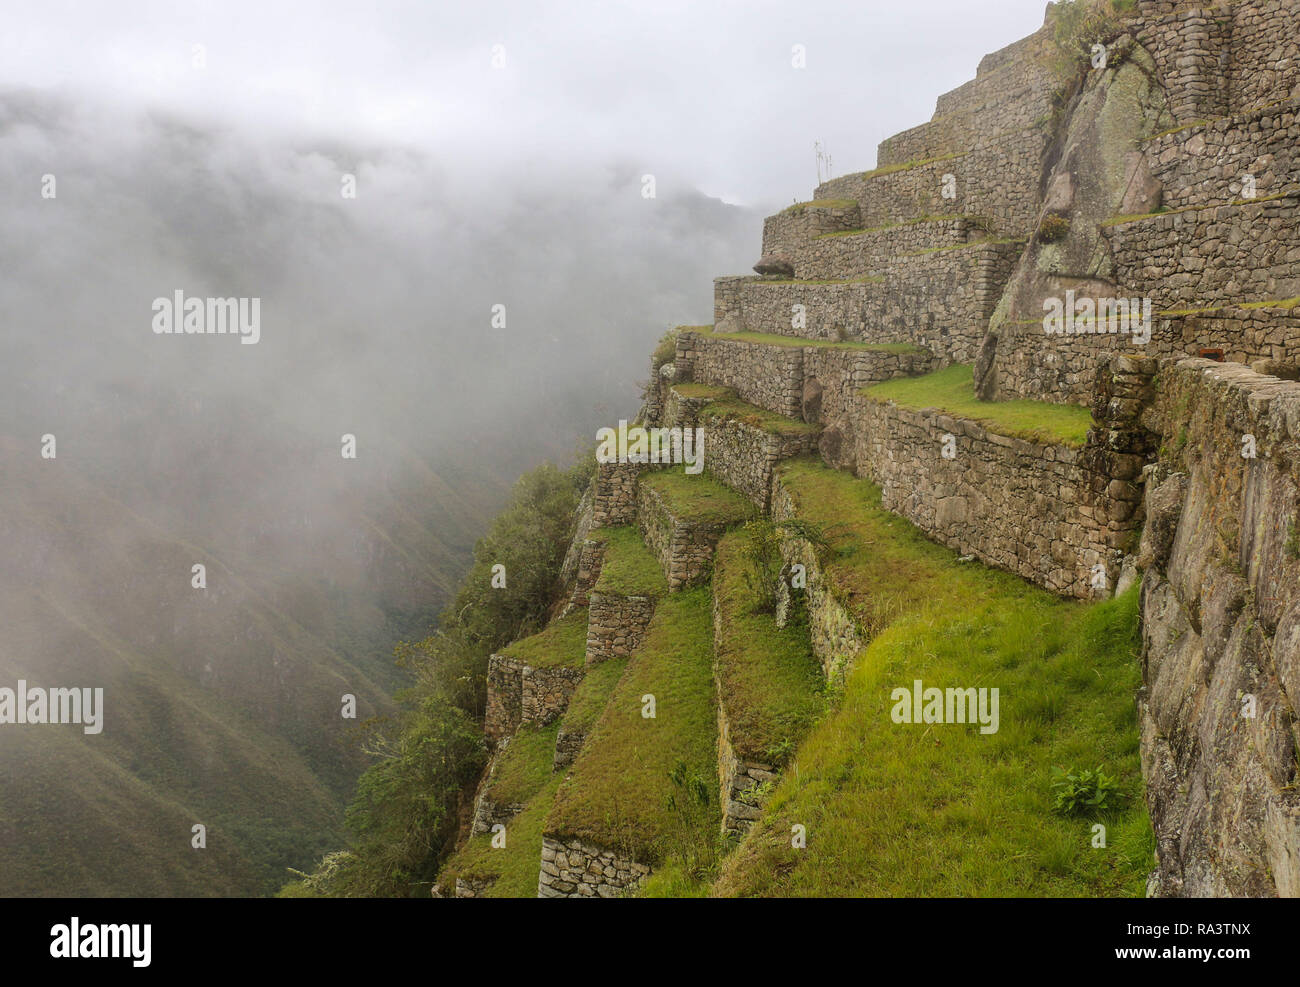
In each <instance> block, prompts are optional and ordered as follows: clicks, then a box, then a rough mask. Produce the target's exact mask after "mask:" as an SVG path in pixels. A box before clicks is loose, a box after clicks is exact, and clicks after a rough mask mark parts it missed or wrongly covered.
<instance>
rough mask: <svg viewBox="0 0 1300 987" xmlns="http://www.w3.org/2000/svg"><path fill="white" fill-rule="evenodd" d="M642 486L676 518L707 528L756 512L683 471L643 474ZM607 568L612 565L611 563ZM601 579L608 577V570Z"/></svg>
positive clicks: (720, 487)
mask: <svg viewBox="0 0 1300 987" xmlns="http://www.w3.org/2000/svg"><path fill="white" fill-rule="evenodd" d="M640 482H641V483H642V484H643V485H645V486H647V487H649V488H651V489H652V490H654V491H656V492H657V493H658V494H659V495H660V497H661V498H663V502H664V505H665V506H666V507H667V509H668V511H669V513H670V514H672V515H673V516H674V517H679V518H680V517H687V518H691V519H693V520H696V521H700V522H702V523H705V524H735V523H737V522H740V521H743V520H745V519H746V518H748V517H750V516H751V515H752V514H753V512H754V507H753V504H751V503H750V502H749V500H748V499H747V498H746V497H744V496H743V495H742V494H738V493H736V491H734V490H732V489H731V487H729V486H727V485H726V484H724V483H719V482H718V481H717V480H715V479H713V478H712V477H710V476H706V475H705V474H703V473H700V474H698V475H696V476H691V475H690V474H689V473H684V472H681V471H679V470H656V471H655V472H653V473H645V474H642V476H641V479H640ZM646 552H647V554H648V553H649V549H646ZM605 564H606V565H608V564H609V562H608V559H607V560H606V563H605ZM601 576H602V578H603V577H604V569H602V570H601Z"/></svg>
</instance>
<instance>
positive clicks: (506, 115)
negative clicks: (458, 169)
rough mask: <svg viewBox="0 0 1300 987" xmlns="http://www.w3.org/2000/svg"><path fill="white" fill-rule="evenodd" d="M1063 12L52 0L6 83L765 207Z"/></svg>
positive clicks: (3, 23) (28, 8)
mask: <svg viewBox="0 0 1300 987" xmlns="http://www.w3.org/2000/svg"><path fill="white" fill-rule="evenodd" d="M1044 6H1045V5H1044V3H1043V0H995V2H993V3H972V2H970V0H911V2H906V3H898V2H892V0H891V2H877V0H862V2H856V3H833V2H828V0H799V2H792V0H780V2H774V0H759V2H754V0H747V2H744V3H739V2H735V3H731V2H722V3H718V2H715V3H700V2H694V3H688V2H680V0H665V2H655V3H623V2H600V3H572V2H570V3H546V2H536V0H526V2H525V0H519V2H496V3H492V2H488V3H484V2H477V0H475V2H458V3H444V2H394V0H388V2H382V0H380V2H371V0H367V2H360V3H359V2H355V0H352V2H332V3H321V4H302V3H297V4H290V3H268V2H266V0H257V2H246V0H218V2H203V3H178V2H176V0H156V2H147V0H139V2H131V0H115V2H114V3H111V4H87V3H84V2H68V0H46V2H43V3H28V4H21V5H20V4H14V3H10V4H7V5H6V9H5V11H4V15H3V17H2V18H0V84H6V85H17V86H37V87H59V88H65V89H66V90H67V91H69V92H70V93H74V94H75V93H85V94H90V95H93V97H94V98H95V99H96V100H101V99H102V100H112V101H115V102H120V103H122V104H125V105H126V106H128V107H132V108H138V107H149V108H158V109H165V110H169V111H172V112H174V113H176V114H179V115H181V116H182V117H185V118H190V119H194V120H196V121H199V122H201V123H203V124H210V123H217V122H224V123H229V124H232V125H236V126H239V127H256V128H259V129H260V128H263V127H265V128H272V129H273V130H274V131H276V132H278V133H280V134H284V135H294V136H298V135H300V136H302V137H304V138H306V139H312V140H319V139H322V138H328V137H330V136H339V137H346V138H347V139H348V140H349V141H352V142H358V141H362V142H369V141H373V142H375V143H377V144H383V145H390V146H391V145H395V144H397V145H400V144H414V145H416V146H418V147H420V148H421V149H424V150H431V151H433V152H435V153H436V155H437V156H438V157H440V158H442V159H443V160H449V159H451V160H455V161H457V162H459V163H461V164H463V165H465V166H466V167H471V168H472V167H481V166H485V165H487V166H490V165H492V164H494V163H495V164H501V163H504V162H508V161H515V162H517V161H519V160H520V159H521V158H523V159H554V160H558V161H562V162H571V163H573V164H576V165H579V166H580V165H582V164H583V163H584V162H585V163H588V164H591V165H595V164H596V163H598V162H603V161H605V160H606V159H608V158H610V157H612V156H617V157H619V158H621V159H625V160H627V161H629V162H630V163H632V164H633V166H634V167H636V168H639V169H641V170H642V171H644V172H650V173H655V174H656V175H657V176H659V177H660V181H661V182H662V181H664V180H665V178H667V179H668V180H671V181H684V182H686V181H688V182H690V183H692V184H694V185H695V186H696V187H697V188H699V189H701V190H702V191H704V192H706V193H708V194H711V195H716V196H719V197H721V198H723V199H725V200H727V201H731V202H737V203H742V204H747V205H755V206H765V205H769V204H772V203H776V204H782V203H786V202H789V201H792V200H794V199H796V198H805V197H806V195H807V192H808V191H809V189H810V188H811V187H812V186H813V185H814V184H815V180H816V170H815V163H814V157H813V150H812V143H813V141H814V140H821V141H823V142H824V143H825V145H826V146H827V148H828V150H829V152H830V153H831V155H832V156H833V158H834V162H835V171H836V173H837V174H844V173H848V172H852V171H860V170H863V169H866V168H869V167H872V166H873V164H874V161H875V148H876V144H877V143H878V142H879V141H880V140H881V139H883V138H885V137H888V136H890V135H891V134H893V133H896V132H897V131H899V130H903V129H906V128H908V127H910V126H914V125H915V124H918V123H920V122H922V121H924V120H926V119H928V118H929V117H930V115H931V114H932V113H933V111H934V101H935V97H936V96H937V95H938V94H939V93H941V92H944V91H946V90H948V89H951V88H953V87H955V86H957V85H960V84H961V83H962V82H964V81H966V80H967V79H969V78H971V77H973V76H974V74H975V68H976V65H977V64H978V62H979V59H980V57H981V56H982V55H984V54H986V53H988V52H990V51H994V50H996V49H998V48H1000V47H1002V46H1004V45H1006V44H1008V43H1010V42H1012V41H1015V40H1017V39H1018V38H1021V37H1024V36H1025V35H1027V34H1030V33H1032V32H1033V31H1034V30H1035V29H1037V28H1038V27H1039V25H1040V24H1041V23H1042V18H1043V10H1044ZM796 44H801V45H804V46H805V47H806V51H807V67H806V68H805V69H802V70H797V69H794V68H792V67H791V51H792V47H793V46H794V45H796ZM196 45H197V46H202V48H203V55H204V58H205V60H206V67H204V68H195V67H194V64H193V63H194V58H195V46H196ZM496 45H501V46H502V47H503V49H504V66H503V67H500V68H494V67H493V65H492V56H493V48H494V46H496Z"/></svg>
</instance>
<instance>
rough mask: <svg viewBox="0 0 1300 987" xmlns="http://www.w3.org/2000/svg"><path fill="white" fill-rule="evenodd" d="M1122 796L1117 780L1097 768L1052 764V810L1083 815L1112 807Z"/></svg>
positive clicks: (1070, 814) (1067, 814)
mask: <svg viewBox="0 0 1300 987" xmlns="http://www.w3.org/2000/svg"><path fill="white" fill-rule="evenodd" d="M1121 797H1122V796H1121V795H1120V793H1119V782H1118V781H1116V780H1115V779H1114V778H1113V777H1111V776H1110V775H1108V774H1106V773H1105V772H1103V771H1102V770H1101V768H1100V767H1097V768H1084V769H1083V770H1082V771H1075V770H1074V769H1073V768H1060V767H1054V768H1052V811H1053V812H1057V813H1059V814H1061V815H1063V816H1082V815H1088V814H1090V813H1093V812H1104V811H1105V810H1107V809H1113V808H1114V807H1115V805H1116V803H1118V802H1119V800H1120V798H1121Z"/></svg>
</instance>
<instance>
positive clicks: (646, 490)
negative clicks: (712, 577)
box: [637, 452, 753, 592]
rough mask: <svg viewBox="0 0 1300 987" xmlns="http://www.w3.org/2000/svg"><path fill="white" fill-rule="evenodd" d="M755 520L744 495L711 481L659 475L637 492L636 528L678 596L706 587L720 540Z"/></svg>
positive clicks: (668, 472)
mask: <svg viewBox="0 0 1300 987" xmlns="http://www.w3.org/2000/svg"><path fill="white" fill-rule="evenodd" d="M706 455H707V452H706ZM752 516H753V508H752V506H751V505H750V504H749V503H748V502H747V501H746V500H745V499H744V498H743V497H742V496H741V495H740V494H739V493H737V492H736V491H735V490H733V489H731V488H730V487H728V486H726V485H725V484H723V483H722V482H720V481H719V480H717V479H714V478H713V477H711V476H705V475H703V474H699V475H695V476H692V475H691V474H689V473H685V472H683V471H681V470H680V469H677V468H673V469H665V470H656V471H654V472H652V473H646V474H645V475H644V476H642V478H641V482H640V484H638V486H637V526H638V527H639V528H640V531H641V534H642V537H643V538H644V539H645V544H646V546H647V548H649V550H650V551H651V552H652V553H653V554H654V556H655V557H656V558H657V559H658V560H659V565H660V568H661V569H662V571H663V576H664V579H666V580H667V582H668V588H669V590H670V591H673V592H675V591H678V590H682V589H686V588H689V587H692V586H698V585H699V584H701V583H703V582H707V581H708V578H709V573H710V572H711V571H712V568H713V551H714V548H715V547H716V546H717V544H718V539H719V538H721V537H722V534H723V532H725V531H726V530H727V529H728V528H731V527H734V526H735V525H737V524H740V523H742V522H744V521H745V520H747V519H748V518H750V517H752Z"/></svg>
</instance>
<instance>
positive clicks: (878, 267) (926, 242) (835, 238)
mask: <svg viewBox="0 0 1300 987" xmlns="http://www.w3.org/2000/svg"><path fill="white" fill-rule="evenodd" d="M984 234H985V230H984V228H983V226H982V225H981V224H980V223H979V221H978V220H974V219H971V218H968V217H965V216H948V217H942V218H936V219H926V220H919V221H917V222H913V223H899V224H898V225H897V226H886V227H883V228H881V229H875V230H861V231H858V232H854V233H840V234H833V235H828V236H819V237H815V238H809V239H806V240H794V241H792V242H790V243H788V244H787V245H786V247H785V250H784V254H785V256H787V257H789V258H790V259H791V261H792V263H793V264H794V276H795V277H796V278H798V279H800V280H805V281H814V280H827V281H851V280H854V279H856V278H865V277H870V276H872V275H879V274H883V273H884V272H885V271H887V270H888V269H889V263H890V261H891V260H892V259H893V258H894V257H896V256H898V255H900V254H911V253H918V252H920V251H922V250H928V249H930V248H933V247H951V246H956V245H958V244H962V243H966V242H967V241H969V240H974V239H977V238H979V237H982V236H984Z"/></svg>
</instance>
